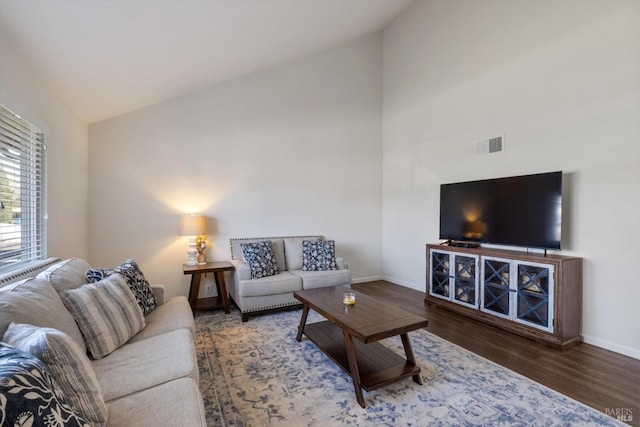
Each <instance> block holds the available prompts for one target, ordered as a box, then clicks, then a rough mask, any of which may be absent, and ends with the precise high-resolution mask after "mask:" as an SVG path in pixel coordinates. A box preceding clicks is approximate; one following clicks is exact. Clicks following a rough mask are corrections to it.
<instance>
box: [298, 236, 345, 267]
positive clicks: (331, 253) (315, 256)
mask: <svg viewBox="0 0 640 427" xmlns="http://www.w3.org/2000/svg"><path fill="white" fill-rule="evenodd" d="M335 269H337V264H336V249H335V241H333V240H324V241H322V242H311V241H309V240H305V241H303V242H302V270H303V271H327V270H335Z"/></svg>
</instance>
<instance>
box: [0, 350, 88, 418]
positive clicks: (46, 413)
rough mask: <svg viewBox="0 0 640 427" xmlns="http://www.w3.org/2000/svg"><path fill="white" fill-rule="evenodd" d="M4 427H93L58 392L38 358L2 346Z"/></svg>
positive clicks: (0, 405)
mask: <svg viewBox="0 0 640 427" xmlns="http://www.w3.org/2000/svg"><path fill="white" fill-rule="evenodd" d="M0 424H1V425H3V426H5V425H6V426H33V427H45V426H46V427H52V426H59V427H62V426H68V427H75V426H87V427H88V426H89V425H90V424H89V423H88V422H87V421H86V420H84V419H83V418H82V417H80V416H79V415H77V414H76V413H75V412H74V411H73V409H72V408H71V405H69V403H68V401H67V399H66V398H65V397H64V395H63V394H62V393H61V392H60V390H58V389H56V388H55V387H54V384H53V380H52V379H51V376H50V375H49V373H48V372H47V370H46V368H45V367H44V364H43V363H42V362H41V361H40V360H39V359H37V358H36V357H35V356H32V355H30V354H29V353H25V352H24V351H22V350H18V349H17V348H14V347H11V346H10V345H7V344H5V343H1V342H0Z"/></svg>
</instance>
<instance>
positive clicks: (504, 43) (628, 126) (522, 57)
mask: <svg viewBox="0 0 640 427" xmlns="http://www.w3.org/2000/svg"><path fill="white" fill-rule="evenodd" d="M638 22H640V3H638V2H630V1H555V2H539V1H517V2H504V1H488V0H486V1H475V0H471V1H465V0H458V1H455V2H450V1H418V2H416V3H414V4H413V5H412V6H411V7H410V8H409V9H408V10H407V11H406V12H405V13H404V14H403V15H402V16H401V17H400V18H399V19H397V20H396V21H395V22H394V23H393V24H392V25H391V26H390V27H388V28H387V29H386V30H385V32H384V41H383V46H384V48H383V52H384V60H383V63H384V77H383V80H384V108H383V129H384V130H383V135H384V136H383V233H382V234H383V236H382V251H383V262H384V265H383V274H384V276H385V277H386V278H388V279H389V280H391V281H394V282H397V283H402V284H405V285H407V286H409V287H412V288H415V289H419V290H425V287H426V275H425V268H426V261H425V248H424V245H425V243H428V242H436V241H438V226H439V219H438V215H439V186H440V184H442V183H448V182H457V181H464V180H475V179H483V178H492V177H501V176H510V175H520V174H528V173H538V172H547V171H553V170H563V171H564V172H565V173H566V175H565V184H566V187H567V188H565V190H566V191H565V192H566V194H565V198H564V206H563V208H564V211H563V216H564V217H565V218H564V221H563V227H564V229H563V232H564V236H563V246H564V248H565V249H566V250H565V251H563V252H564V253H567V254H575V255H578V256H581V257H583V258H584V270H583V271H584V295H583V335H584V338H585V341H586V342H590V343H594V344H596V345H599V346H602V347H605V348H609V349H612V350H614V351H618V352H621V353H624V354H627V355H631V356H634V357H637V358H638V357H640V310H638V308H637V302H638V301H640V281H639V280H638V278H637V264H638V263H637V259H638V256H639V255H640V228H639V227H638V225H637V222H638V212H639V211H640V97H639V96H638V94H639V93H640V61H639V60H638V52H639V51H638V47H639V46H640V25H638ZM501 134H504V135H505V142H506V151H505V152H503V153H499V154H493V155H485V156H475V155H474V144H475V142H476V141H480V140H482V139H485V138H488V137H492V136H497V135H501Z"/></svg>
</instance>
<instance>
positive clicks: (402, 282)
mask: <svg viewBox="0 0 640 427" xmlns="http://www.w3.org/2000/svg"><path fill="white" fill-rule="evenodd" d="M381 280H385V281H387V282H391V283H393V284H394V285H400V286H404V287H405V288H410V289H414V290H416V291H422V292H425V288H416V287H415V284H413V283H408V282H404V281H402V280H400V279H394V278H393V277H383V278H382V279H381Z"/></svg>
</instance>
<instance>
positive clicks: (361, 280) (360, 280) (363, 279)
mask: <svg viewBox="0 0 640 427" xmlns="http://www.w3.org/2000/svg"><path fill="white" fill-rule="evenodd" d="M376 280H384V279H383V278H382V276H371V277H358V278H357V279H351V283H365V282H375V281H376Z"/></svg>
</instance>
